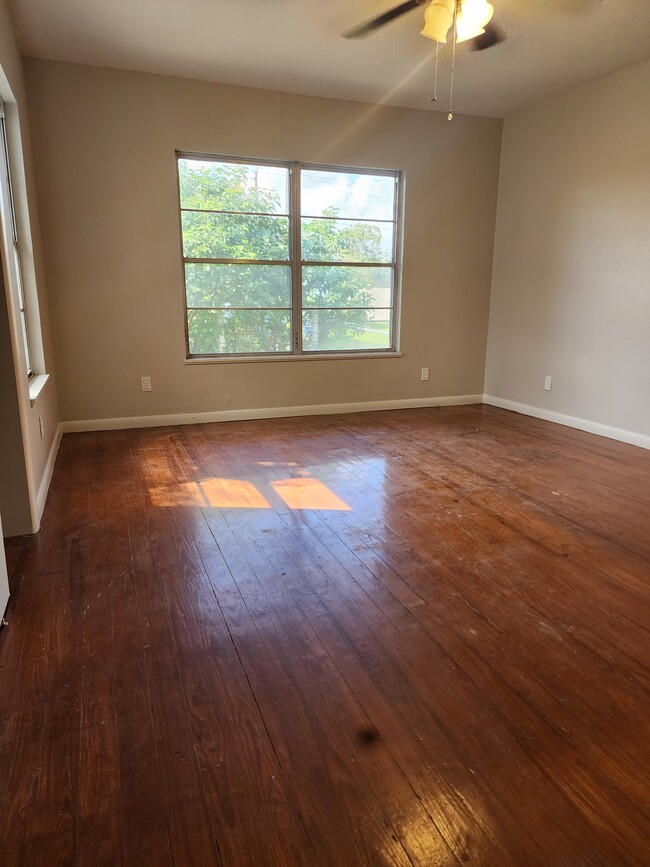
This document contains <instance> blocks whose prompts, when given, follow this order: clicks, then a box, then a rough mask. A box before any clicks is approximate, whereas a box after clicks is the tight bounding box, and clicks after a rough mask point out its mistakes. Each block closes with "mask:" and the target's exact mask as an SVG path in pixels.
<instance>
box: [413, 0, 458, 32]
mask: <svg viewBox="0 0 650 867" xmlns="http://www.w3.org/2000/svg"><path fill="white" fill-rule="evenodd" d="M454 6H455V0H432V2H431V3H429V5H428V6H427V7H426V9H425V10H424V27H423V28H422V30H421V31H420V33H421V34H422V36H426V37H427V39H433V40H434V42H446V41H447V33H448V32H449V28H450V27H451V26H452V24H453V22H454Z"/></svg>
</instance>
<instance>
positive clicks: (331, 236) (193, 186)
mask: <svg viewBox="0 0 650 867" xmlns="http://www.w3.org/2000/svg"><path fill="white" fill-rule="evenodd" d="M178 175H179V189H180V206H181V232H182V250H183V261H184V270H185V299H186V312H187V315H186V335H187V354H188V357H190V358H193V357H194V358H195V357H206V356H207V357H215V358H219V357H228V356H236V355H246V356H248V355H253V356H255V355H270V356H280V355H306V356H308V355H309V354H313V353H318V354H322V353H331V354H340V353H346V354H347V353H359V352H362V353H365V352H386V351H390V350H394V349H395V307H396V294H397V293H396V287H397V285H398V261H397V260H398V225H397V224H398V203H399V180H400V176H399V173H396V172H373V171H365V170H358V169H355V170H344V169H337V168H331V167H327V166H303V165H301V164H300V163H272V164H271V163H249V162H245V161H241V162H240V161H238V160H233V159H232V158H230V159H221V158H219V157H206V156H197V155H192V154H179V155H178Z"/></svg>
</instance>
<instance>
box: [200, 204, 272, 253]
mask: <svg viewBox="0 0 650 867" xmlns="http://www.w3.org/2000/svg"><path fill="white" fill-rule="evenodd" d="M183 252H184V254H185V256H186V257H187V258H189V259H282V260H288V259H289V219H288V217H261V216H259V215H258V216H254V215H251V216H242V215H241V214H208V213H197V212H196V211H184V212H183Z"/></svg>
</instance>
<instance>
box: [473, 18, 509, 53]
mask: <svg viewBox="0 0 650 867" xmlns="http://www.w3.org/2000/svg"><path fill="white" fill-rule="evenodd" d="M505 38H506V34H505V33H504V32H503V30H502V29H501V28H500V27H499V26H497V25H496V24H493V23H492V22H490V23H489V24H486V25H485V33H481V35H480V36H476V37H475V38H474V39H472V40H470V43H469V47H470V48H471V49H472V51H485V49H486V48H492V46H493V45H498V44H499V42H503V41H504V39H505Z"/></svg>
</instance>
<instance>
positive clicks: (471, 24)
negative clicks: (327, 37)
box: [343, 0, 505, 51]
mask: <svg viewBox="0 0 650 867" xmlns="http://www.w3.org/2000/svg"><path fill="white" fill-rule="evenodd" d="M419 6H423V7H425V9H424V27H423V28H422V30H421V31H420V33H421V34H422V36H426V37H427V38H428V39H433V40H434V42H438V43H440V42H446V41H447V36H448V34H449V31H450V30H451V31H452V32H453V35H454V36H455V40H454V41H455V42H466V41H468V40H472V42H471V47H472V48H473V49H474V50H475V51H482V50H483V49H485V48H490V47H491V46H493V45H496V44H497V43H499V42H503V40H504V39H505V35H504V33H503V31H502V30H501V29H500V28H499V27H497V25H496V24H494V22H493V21H492V16H493V15H494V7H493V6H492V4H491V3H488V2H487V0H405V2H403V3H400V4H399V5H398V6H394V7H393V8H392V9H389V10H388V11H387V12H384V13H382V14H381V15H377V16H376V17H375V18H372V19H371V20H370V21H366V22H365V23H364V24H360V25H359V26H358V27H354V28H353V29H352V30H348V31H347V32H346V33H344V34H343V35H344V36H345V37H346V38H347V39H359V38H361V37H363V36H368V35H369V34H371V33H374V32H375V30H379V29H380V28H381V27H384V25H386V24H388V23H390V22H391V21H394V20H395V19H396V18H400V17H401V16H402V15H406V13H407V12H412V11H413V10H414V9H417V8H418V7H419Z"/></svg>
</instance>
